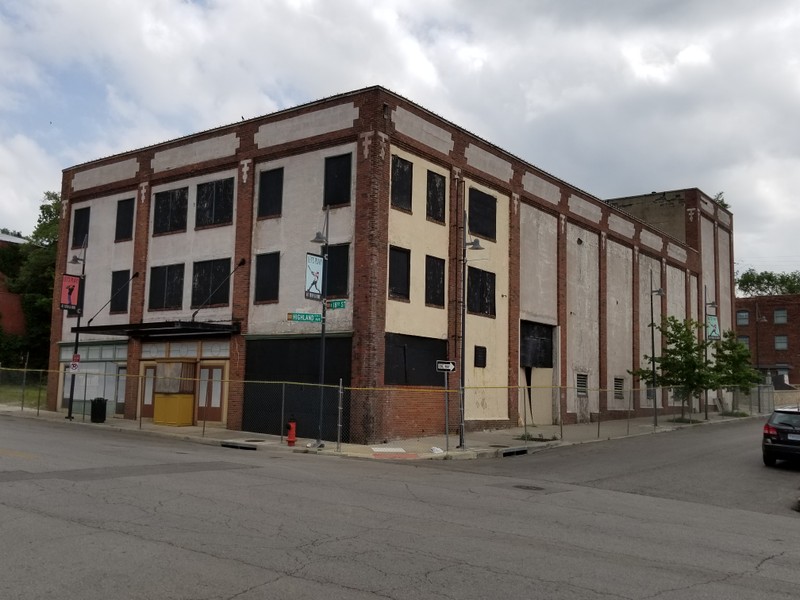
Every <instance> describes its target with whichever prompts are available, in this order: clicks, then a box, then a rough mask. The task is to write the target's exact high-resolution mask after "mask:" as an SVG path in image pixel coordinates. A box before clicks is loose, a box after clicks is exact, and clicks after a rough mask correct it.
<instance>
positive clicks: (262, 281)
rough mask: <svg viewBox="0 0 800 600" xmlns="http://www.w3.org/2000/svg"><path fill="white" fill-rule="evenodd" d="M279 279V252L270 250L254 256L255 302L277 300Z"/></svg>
mask: <svg viewBox="0 0 800 600" xmlns="http://www.w3.org/2000/svg"><path fill="white" fill-rule="evenodd" d="M280 281H281V254H280V252H270V253H268V254H259V255H258V256H256V289H255V298H254V300H255V302H277V301H278V290H279V289H280Z"/></svg>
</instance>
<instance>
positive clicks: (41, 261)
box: [0, 192, 61, 368]
mask: <svg viewBox="0 0 800 600" xmlns="http://www.w3.org/2000/svg"><path fill="white" fill-rule="evenodd" d="M60 217H61V196H60V195H59V194H57V193H56V192H45V194H44V198H43V199H42V204H41V206H40V207H39V219H38V222H37V224H36V228H35V229H34V231H33V234H32V235H31V236H30V238H29V241H28V242H27V243H25V244H21V245H19V246H17V250H16V251H17V252H18V253H19V255H18V257H16V258H15V259H13V260H12V257H10V255H9V254H6V253H2V254H0V264H4V265H5V264H6V263H9V265H10V266H9V272H7V273H6V275H7V276H8V279H7V285H8V289H9V291H11V292H13V293H15V294H19V295H20V297H21V299H22V311H23V313H24V315H25V328H26V332H25V335H24V336H23V338H22V340H21V344H20V349H19V350H20V352H22V353H29V354H30V361H29V364H30V365H31V366H32V367H34V368H46V367H47V362H48V355H49V351H50V319H51V313H52V306H53V281H54V279H55V264H56V245H57V241H58V227H59V219H60ZM4 250H5V249H4Z"/></svg>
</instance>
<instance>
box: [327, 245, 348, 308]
mask: <svg viewBox="0 0 800 600" xmlns="http://www.w3.org/2000/svg"><path fill="white" fill-rule="evenodd" d="M349 273H350V244H334V245H332V246H328V267H327V272H326V273H324V274H323V277H324V278H325V283H324V285H326V286H327V287H326V288H325V294H326V297H328V298H346V297H347V294H348V284H349Z"/></svg>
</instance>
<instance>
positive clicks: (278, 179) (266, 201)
mask: <svg viewBox="0 0 800 600" xmlns="http://www.w3.org/2000/svg"><path fill="white" fill-rule="evenodd" d="M282 210H283V167H281V168H280V169H271V170H269V171H261V175H259V180H258V216H259V217H279V216H280V214H281V211H282Z"/></svg>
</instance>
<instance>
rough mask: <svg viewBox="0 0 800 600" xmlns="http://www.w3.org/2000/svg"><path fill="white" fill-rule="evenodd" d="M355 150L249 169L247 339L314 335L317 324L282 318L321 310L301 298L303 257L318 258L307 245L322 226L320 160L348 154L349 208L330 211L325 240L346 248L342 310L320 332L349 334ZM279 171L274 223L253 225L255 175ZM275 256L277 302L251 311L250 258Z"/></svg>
mask: <svg viewBox="0 0 800 600" xmlns="http://www.w3.org/2000/svg"><path fill="white" fill-rule="evenodd" d="M355 151H356V145H355V144H347V145H344V146H337V147H335V148H326V149H325V150H320V151H316V152H308V153H306V154H300V155H298V156H292V157H287V158H284V159H280V160H276V161H272V162H267V163H259V164H258V165H256V168H255V169H254V171H255V173H254V175H255V177H256V189H255V199H254V203H253V204H254V206H253V210H254V211H255V212H254V217H253V218H254V225H253V248H252V250H253V262H252V263H251V264H250V269H251V271H250V273H251V274H250V282H251V283H250V303H251V307H250V320H249V329H248V333H249V334H251V335H259V334H260V335H275V334H309V335H318V334H319V331H320V325H319V323H303V322H295V321H288V320H287V319H286V315H287V313H290V312H302V313H319V312H320V311H321V308H322V307H321V304H320V302H318V301H315V300H307V299H306V298H305V273H306V254H307V253H312V254H321V253H322V246H321V245H319V244H314V243H312V242H311V240H312V239H314V235H315V234H316V232H317V231H322V230H323V227H324V224H325V210H324V207H323V204H322V199H323V191H324V184H325V158H326V157H328V156H339V155H341V154H346V153H348V152H352V153H353V173H352V175H351V198H352V200H351V203H350V205H347V206H339V207H333V208H331V209H330V215H329V231H328V240H329V243H330V244H331V245H335V244H345V243H349V244H350V261H349V262H350V272H349V273H348V282H349V283H348V286H349V291H348V298H347V307H346V308H344V309H336V310H329V311H327V323H326V330H327V331H329V332H337V331H351V330H352V328H353V305H352V289H353V229H354V223H355V210H356V199H355V194H354V193H353V191H352V190H354V189H355V178H356V174H355V163H356V161H355ZM279 167H283V169H284V171H283V208H282V214H281V216H280V217H279V218H274V219H262V220H258V219H257V218H256V217H255V214H257V211H258V177H259V173H260V172H261V171H266V170H270V169H276V168H279ZM267 252H280V253H281V260H280V269H281V273H280V289H279V294H280V295H279V301H278V302H276V303H274V304H256V305H253V304H252V301H253V297H254V289H255V255H257V254H263V253H267Z"/></svg>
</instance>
